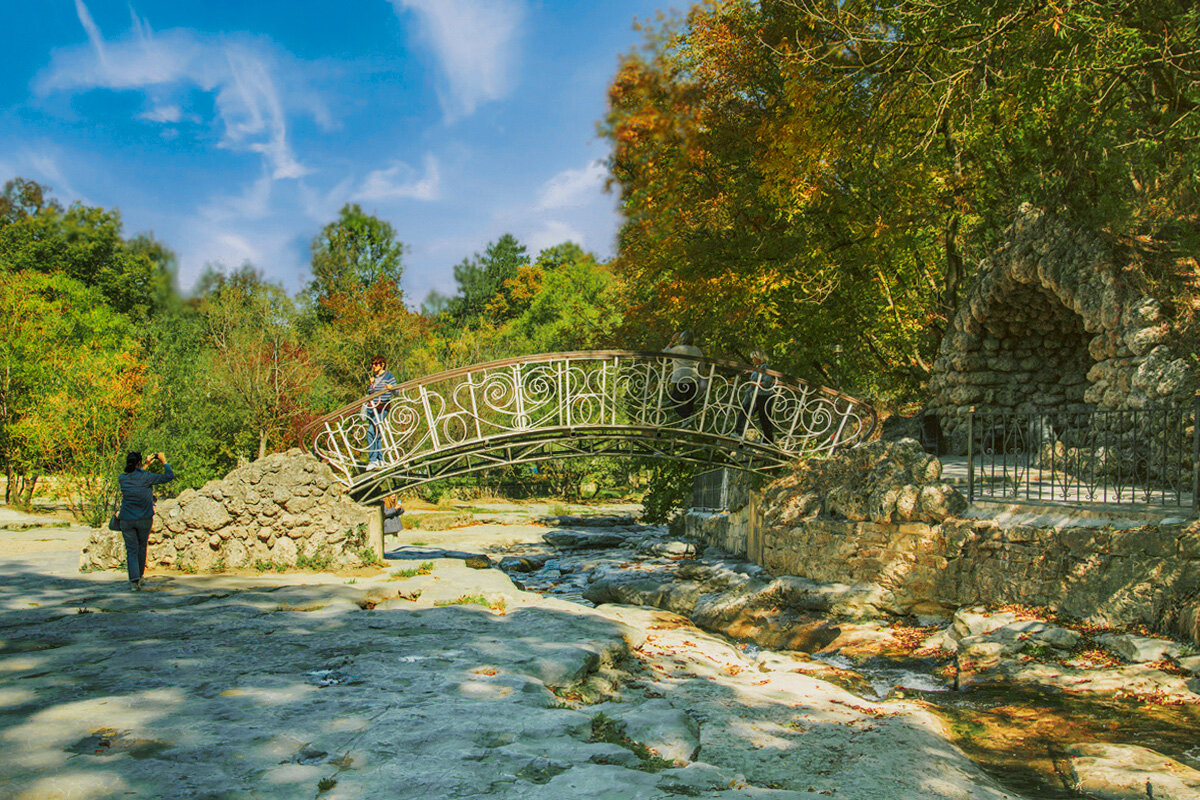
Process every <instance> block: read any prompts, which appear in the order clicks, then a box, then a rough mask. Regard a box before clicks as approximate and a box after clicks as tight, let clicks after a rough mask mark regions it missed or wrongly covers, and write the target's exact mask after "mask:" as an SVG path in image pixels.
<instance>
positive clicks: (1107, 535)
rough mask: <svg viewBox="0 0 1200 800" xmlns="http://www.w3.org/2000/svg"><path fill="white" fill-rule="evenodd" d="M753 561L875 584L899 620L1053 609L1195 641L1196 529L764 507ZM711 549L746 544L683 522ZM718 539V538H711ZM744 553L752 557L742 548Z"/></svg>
mask: <svg viewBox="0 0 1200 800" xmlns="http://www.w3.org/2000/svg"><path fill="white" fill-rule="evenodd" d="M764 512H765V513H764V520H763V521H764V523H765V524H763V525H762V528H761V530H759V531H758V533H757V535H758V537H759V538H760V539H761V542H762V554H761V556H760V557H758V558H757V559H755V561H756V562H757V563H759V564H760V565H761V566H763V567H764V568H765V569H767V570H768V571H770V572H771V573H772V574H775V575H795V576H797V577H802V578H808V579H810V580H814V581H820V582H822V583H840V584H861V583H870V584H875V585H877V586H878V587H880V589H881V590H882V592H881V593H879V594H878V595H877V598H878V602H879V603H881V604H882V605H883V606H884V607H887V608H888V609H889V610H890V611H891V612H892V613H896V614H946V613H948V612H950V611H952V610H953V609H956V608H960V607H964V606H972V605H978V604H982V605H987V606H992V607H996V606H1001V605H1007V604H1023V605H1029V606H1047V607H1050V608H1052V609H1054V610H1055V611H1057V612H1058V613H1062V614H1065V615H1067V616H1070V617H1075V618H1079V619H1082V620H1086V621H1089V622H1094V623H1097V624H1103V625H1110V626H1117V627H1119V626H1125V625H1134V624H1142V625H1147V626H1149V627H1151V628H1153V629H1155V630H1159V631H1163V632H1166V633H1172V634H1174V635H1177V636H1181V637H1186V638H1190V639H1191V640H1192V641H1194V642H1196V643H1197V644H1200V526H1198V525H1196V524H1192V525H1191V526H1185V525H1181V524H1174V525H1159V526H1145V527H1141V528H1137V529H1135V530H1113V529H1111V528H1095V527H1032V526H1016V527H1008V528H1006V527H1001V526H999V525H997V524H996V523H994V522H992V521H988V520H966V519H949V520H945V521H943V522H941V523H938V524H929V523H922V522H905V523H877V522H852V521H849V520H832V519H808V520H801V521H798V522H795V523H792V524H784V525H780V524H778V522H777V519H778V517H779V510H778V509H770V508H768V509H764ZM687 533H688V534H689V535H690V536H694V537H696V538H698V539H700V540H701V541H703V542H705V543H706V544H715V545H718V546H720V545H721V544H722V543H723V542H743V543H744V542H745V541H746V539H747V537H746V536H741V537H737V536H730V535H729V532H728V530H726V528H725V527H723V526H718V525H715V524H713V523H712V522H711V521H710V522H709V524H708V525H707V526H701V525H693V524H688V525H687ZM714 533H717V534H719V537H718V536H713V535H712V534H714ZM739 554H741V555H745V554H746V553H745V551H744V550H742V551H741V552H740V553H739Z"/></svg>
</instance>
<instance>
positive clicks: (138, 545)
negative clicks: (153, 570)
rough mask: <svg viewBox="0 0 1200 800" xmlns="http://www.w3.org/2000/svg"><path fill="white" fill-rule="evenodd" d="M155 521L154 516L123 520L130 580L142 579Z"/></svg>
mask: <svg viewBox="0 0 1200 800" xmlns="http://www.w3.org/2000/svg"><path fill="white" fill-rule="evenodd" d="M153 523H154V517H146V518H145V519H130V520H125V519H123V520H121V536H122V538H124V539H125V568H126V569H127V570H128V571H129V580H130V581H138V580H141V579H142V573H144V572H145V571H146V550H147V549H148V547H149V543H150V526H151V525H152V524H153Z"/></svg>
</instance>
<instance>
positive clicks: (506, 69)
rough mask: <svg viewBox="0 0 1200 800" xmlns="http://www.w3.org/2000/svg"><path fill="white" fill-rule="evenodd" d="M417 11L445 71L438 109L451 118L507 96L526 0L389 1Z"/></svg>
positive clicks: (423, 33)
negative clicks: (440, 103) (440, 106)
mask: <svg viewBox="0 0 1200 800" xmlns="http://www.w3.org/2000/svg"><path fill="white" fill-rule="evenodd" d="M391 2H392V5H393V6H394V7H395V9H396V13H397V14H401V15H402V14H403V12H406V11H408V12H412V13H413V14H415V15H416V17H417V20H418V24H419V29H420V33H421V36H422V37H423V38H424V39H425V40H426V41H427V42H428V44H429V46H430V47H432V48H433V52H434V54H435V55H436V56H437V59H438V63H439V64H440V66H441V68H442V72H443V73H444V78H445V81H444V85H443V86H442V87H441V89H440V97H441V102H442V110H443V112H444V113H445V114H446V116H447V117H448V118H450V119H457V118H460V117H465V116H468V115H470V114H471V113H472V112H474V111H475V109H476V108H478V107H479V106H480V105H481V104H482V103H485V102H488V101H490V100H498V99H500V98H501V97H504V96H505V95H507V94H508V93H509V92H510V91H511V90H512V87H513V82H514V79H515V73H516V66H517V55H518V48H519V39H520V36H521V26H522V23H523V22H524V20H525V16H526V6H525V0H391Z"/></svg>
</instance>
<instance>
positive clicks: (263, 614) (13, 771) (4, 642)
mask: <svg viewBox="0 0 1200 800" xmlns="http://www.w3.org/2000/svg"><path fill="white" fill-rule="evenodd" d="M497 527H498V526H478V527H477V528H473V529H467V530H459V531H455V532H454V535H453V537H447V538H433V537H435V536H436V535H435V534H431V533H429V532H426V531H411V532H406V533H405V535H407V536H408V539H405V538H404V537H403V536H401V537H396V538H389V539H388V542H387V545H388V551H389V554H390V555H391V556H392V557H393V560H391V561H390V563H389V564H388V566H387V568H386V569H384V570H381V571H379V572H378V573H375V574H365V573H361V572H360V573H359V574H356V575H354V576H348V575H332V574H315V573H295V574H283V575H275V574H267V575H263V576H257V575H226V574H222V575H195V576H189V575H180V574H171V575H164V574H155V573H153V572H152V573H151V575H150V576H149V578H148V580H147V590H146V591H143V592H139V593H135V592H130V591H129V590H128V588H127V587H126V583H125V580H124V577H123V575H121V574H118V573H114V572H105V573H89V574H80V573H78V572H77V563H78V548H79V547H80V546H81V545H82V543H83V539H84V538H85V534H84V532H82V531H80V530H78V529H69V530H63V529H53V530H51V531H50V532H49V533H47V532H46V531H31V532H24V533H20V534H13V533H3V534H0V536H3V537H4V538H3V539H0V611H2V612H3V613H2V614H0V797H4V798H14V800H35V799H36V800H46V799H47V798H67V797H70V798H78V799H79V800H102V799H103V798H117V797H147V798H148V797H171V798H223V799H225V800H234V798H272V799H273V800H274V799H275V798H293V797H294V798H305V799H306V800H312V798H317V797H320V798H329V799H330V800H334V799H336V798H364V797H388V798H452V797H453V798H471V797H488V798H539V799H541V798H544V799H545V800H561V799H562V798H569V797H588V798H621V800H627V799H628V798H676V797H679V796H681V795H684V796H693V797H720V798H788V799H789V800H791V799H792V798H801V797H812V796H813V794H812V792H821V793H825V794H832V795H834V796H836V797H839V798H862V799H863V800H867V798H872V799H873V798H880V797H887V798H894V799H895V800H906V799H907V798H912V800H917V799H918V798H920V799H921V800H926V799H927V798H962V800H967V798H972V799H973V800H974V799H979V800H1000V798H1013V797H1015V795H1012V794H1010V793H1007V792H1005V791H1003V790H1001V789H999V788H997V787H996V786H995V784H994V783H993V782H992V781H991V780H990V779H989V778H987V777H986V776H985V775H984V774H983V773H982V772H981V771H980V770H979V769H978V768H977V767H976V766H975V765H974V764H973V763H972V762H971V761H970V760H968V759H967V758H966V757H965V756H964V755H963V754H962V753H961V752H960V751H958V750H957V749H956V748H955V747H953V746H952V745H951V744H949V743H948V742H947V740H946V738H945V736H944V734H943V732H942V729H941V727H940V725H939V724H938V723H937V722H936V721H935V720H934V719H933V717H932V716H931V715H930V714H929V713H928V712H927V711H925V710H924V709H923V708H921V707H920V706H918V705H915V704H910V703H907V702H903V701H890V702H883V703H881V702H872V701H867V700H864V699H862V698H861V697H858V696H856V695H854V694H851V693H849V692H847V691H845V690H843V689H840V688H838V687H836V686H834V685H832V684H829V683H826V682H825V681H822V680H820V679H818V678H816V677H814V676H812V675H807V674H804V671H803V669H802V667H803V665H802V664H800V663H799V662H793V661H791V660H790V659H788V658H786V657H780V658H776V659H770V660H758V661H756V660H755V659H753V658H748V657H747V656H746V655H745V654H744V653H742V652H741V651H740V650H739V649H737V648H736V647H734V646H732V645H731V644H729V643H728V642H727V641H726V640H724V639H721V638H719V637H716V636H712V635H709V634H706V633H704V632H702V631H700V630H698V629H697V628H695V627H694V626H693V625H691V623H689V622H687V621H686V620H684V619H683V618H681V617H678V616H676V615H673V614H671V613H669V612H665V611H658V610H651V609H644V608H638V607H632V606H601V607H599V608H596V609H591V608H587V607H584V606H581V605H578V604H574V603H570V602H566V601H564V600H560V599H555V598H549V597H542V596H540V595H537V594H534V593H530V592H524V591H521V590H519V589H517V588H516V587H515V586H514V585H513V583H512V582H511V581H510V580H509V579H508V578H507V577H506V576H505V575H504V574H503V573H501V572H499V571H498V570H495V569H483V570H476V569H468V568H467V567H466V566H465V565H464V564H463V561H462V560H461V559H459V558H439V557H436V556H425V555H420V554H416V555H415V558H414V557H413V556H408V555H406V554H408V553H410V552H411V551H412V550H417V551H419V550H421V549H422V547H414V546H413V545H412V542H414V541H416V540H418V539H419V538H420V537H425V538H426V539H427V540H428V544H427V545H425V546H430V545H432V546H433V547H434V548H436V549H437V550H440V551H442V553H446V552H454V553H456V554H457V553H466V554H470V553H485V552H491V551H492V543H494V542H495V541H496V539H497V538H501V537H503V536H507V537H516V538H520V539H530V540H532V539H536V538H537V537H538V536H540V534H541V533H544V532H545V531H544V529H540V528H534V527H529V528H523V527H521V526H509V527H508V528H506V529H504V530H503V531H498V530H497V529H496V528H497ZM52 537H53V538H54V539H55V540H56V541H55V542H53V543H48V542H41V543H39V545H46V547H45V548H43V549H38V548H29V547H15V546H14V547H10V546H9V545H10V544H13V543H14V542H17V541H18V540H19V541H22V542H24V541H27V540H30V541H31V540H33V539H36V538H43V539H50V538H52ZM51 544H52V545H53V546H51ZM439 555H440V554H439ZM401 556H405V557H404V558H400V557H401ZM418 559H420V561H418ZM425 561H428V563H429V567H428V569H427V570H424V573H425V574H412V575H411V576H409V573H410V572H418V573H420V572H422V570H417V569H414V568H415V567H417V566H418V564H420V565H423V564H424V562H425ZM402 569H404V570H409V572H405V573H403V574H401V572H400V571H401V570H402ZM588 686H591V687H593V688H595V687H601V689H602V691H603V694H604V697H603V698H601V699H603V701H604V703H603V707H604V708H606V709H609V710H610V711H611V712H612V713H607V712H606V715H607V716H609V717H611V718H612V719H619V720H621V721H623V722H624V725H625V727H624V730H625V731H626V735H627V736H628V737H629V738H630V739H634V738H635V737H642V738H643V739H645V740H646V741H644V742H642V744H644V745H646V746H647V747H651V748H652V749H656V750H660V751H661V752H660V758H662V759H665V760H666V762H667V764H666V765H665V768H663V767H664V765H663V764H661V763H660V764H657V765H656V766H654V767H651V766H649V765H647V764H646V763H645V762H644V761H643V760H642V757H641V756H639V755H636V754H635V752H634V751H633V750H631V748H630V747H628V746H627V745H628V743H625V744H622V743H620V742H613V741H603V740H593V739H596V738H597V737H595V735H594V724H595V722H596V718H597V713H598V712H597V710H596V709H597V708H599V707H600V706H596V705H583V704H582V703H580V702H579V701H578V700H577V699H576V698H574V696H573V695H574V693H576V692H582V691H583V689H582V688H581V687H588ZM651 768H653V769H657V770H658V771H648V770H649V769H651Z"/></svg>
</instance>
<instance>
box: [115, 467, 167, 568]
mask: <svg viewBox="0 0 1200 800" xmlns="http://www.w3.org/2000/svg"><path fill="white" fill-rule="evenodd" d="M146 461H147V462H148V463H147V465H149V464H150V463H153V462H154V461H158V462H160V463H161V464H162V465H163V471H162V472H161V473H158V472H147V471H146V470H144V469H142V454H141V453H138V452H136V451H135V452H131V453H129V455H127V456H125V471H124V472H123V473H121V474H120V475H118V476H117V483H118V484H120V486H121V510H120V511H118V512H117V521H118V522H119V523H120V525H121V537H122V538H123V539H124V540H125V566H126V568H127V570H128V572H129V588H130V589H131V590H132V591H135V592H136V591H139V590H140V589H141V588H142V575H143V574H145V572H146V551H147V549H148V547H149V542H150V526H151V525H153V524H154V487H155V486H157V485H159V484H160V483H166V482H167V481H170V480H173V479H174V478H175V473H174V472H172V471H171V465H170V464H168V463H167V456H166V454H165V453H151V454H150V457H149V458H148V459H146Z"/></svg>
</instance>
